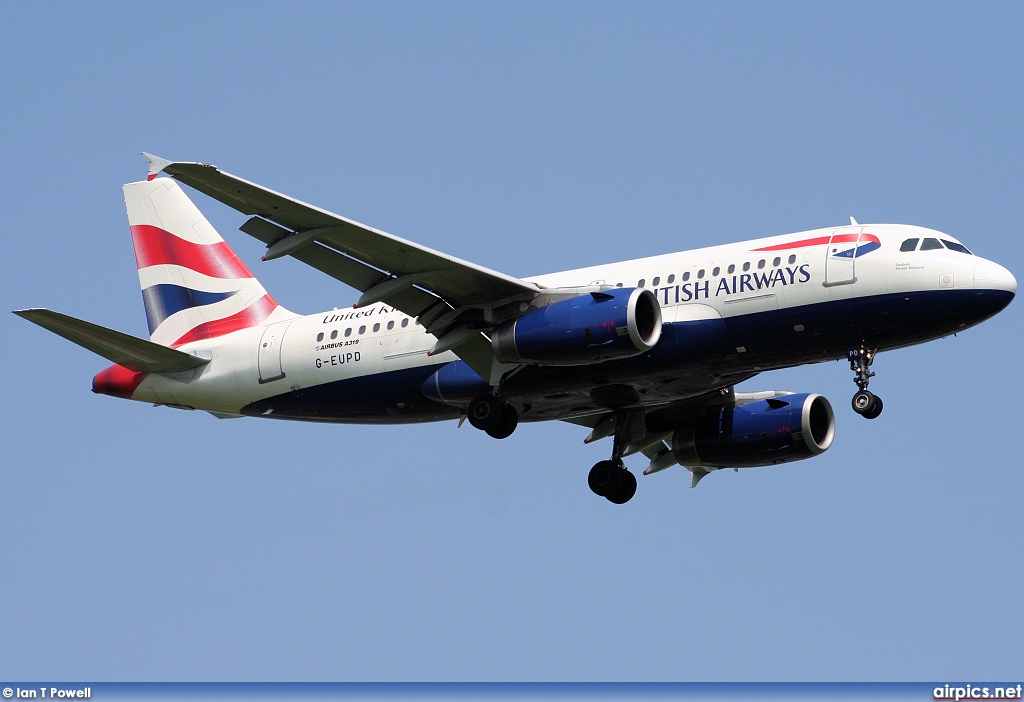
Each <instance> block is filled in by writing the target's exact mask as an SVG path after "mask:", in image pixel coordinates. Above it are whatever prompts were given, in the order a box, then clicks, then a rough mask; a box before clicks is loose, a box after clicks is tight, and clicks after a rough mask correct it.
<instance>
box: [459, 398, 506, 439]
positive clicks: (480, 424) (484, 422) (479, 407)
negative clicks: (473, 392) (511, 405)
mask: <svg viewBox="0 0 1024 702" xmlns="http://www.w3.org/2000/svg"><path fill="white" fill-rule="evenodd" d="M467 414H468V415H469V423H470V424H472V425H473V426H474V427H476V428H477V429H480V430H481V431H487V430H488V429H494V428H495V427H497V426H498V425H499V424H501V422H502V420H503V419H504V418H505V403H504V402H502V401H501V400H500V399H499V398H497V397H495V396H494V395H491V394H487V395H479V396H477V397H475V398H474V399H473V401H472V402H470V403H469V410H468V412H467Z"/></svg>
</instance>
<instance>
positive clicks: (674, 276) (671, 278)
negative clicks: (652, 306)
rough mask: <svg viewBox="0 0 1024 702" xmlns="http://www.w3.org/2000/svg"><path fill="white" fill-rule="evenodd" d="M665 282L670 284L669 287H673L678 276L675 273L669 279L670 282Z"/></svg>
mask: <svg viewBox="0 0 1024 702" xmlns="http://www.w3.org/2000/svg"><path fill="white" fill-rule="evenodd" d="M665 282H666V283H668V284H669V285H672V283H674V282H676V274H675V273H673V274H672V275H670V276H669V277H668V280H667V281H665Z"/></svg>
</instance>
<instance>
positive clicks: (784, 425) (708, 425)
mask: <svg viewBox="0 0 1024 702" xmlns="http://www.w3.org/2000/svg"><path fill="white" fill-rule="evenodd" d="M835 431H836V418H835V414H834V413H833V412H832V405H831V404H829V401H828V400H827V399H826V398H825V397H824V396H822V395H818V394H814V393H804V394H800V395H782V396H778V397H775V398H772V399H769V400H757V401H755V402H749V403H746V404H743V405H739V406H737V405H724V406H722V407H719V408H717V409H716V410H712V411H711V413H709V415H708V416H706V417H703V418H701V419H699V420H698V421H697V422H696V423H694V424H689V425H685V426H683V427H680V428H679V429H678V430H676V432H675V434H673V435H672V451H673V452H674V453H675V457H676V459H677V460H678V461H679V463H680V464H681V465H684V466H687V467H693V466H706V467H709V468H752V467H754V466H770V465H774V464H776V463H787V462H789V461H800V460H803V459H805V458H810V457H812V456H817V455H818V454H821V453H824V452H825V451H827V450H828V447H829V446H831V445H832V439H833V438H834V437H835Z"/></svg>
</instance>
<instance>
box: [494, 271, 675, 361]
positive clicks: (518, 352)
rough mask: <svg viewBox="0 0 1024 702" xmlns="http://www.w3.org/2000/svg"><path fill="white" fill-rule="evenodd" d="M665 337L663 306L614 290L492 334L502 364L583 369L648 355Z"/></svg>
mask: <svg viewBox="0 0 1024 702" xmlns="http://www.w3.org/2000/svg"><path fill="white" fill-rule="evenodd" d="M660 338H661V306H660V305H659V304H658V298H656V297H655V296H654V293H652V292H651V291H650V290H645V289H643V288H615V289H613V290H608V291H602V292H592V293H587V294H586V295H580V296H578V297H573V298H570V299H568V300H562V301H560V302H555V303H554V304H551V305H548V306H547V307H541V308H540V309H536V310H533V311H531V312H527V313H526V314H524V315H523V316H521V317H518V318H516V319H513V320H511V321H508V322H505V323H504V324H502V325H500V326H499V327H497V328H496V329H495V330H494V334H493V335H492V336H491V345H492V346H493V348H494V355H495V356H496V357H497V359H498V360H499V361H501V362H502V363H540V364H543V365H552V366H580V365H586V364H589V363H599V362H601V361H609V360H612V359H616V358H629V357H630V356H636V355H638V354H641V353H644V352H645V351H650V350H651V349H652V348H654V345H655V344H657V343H658V339H660Z"/></svg>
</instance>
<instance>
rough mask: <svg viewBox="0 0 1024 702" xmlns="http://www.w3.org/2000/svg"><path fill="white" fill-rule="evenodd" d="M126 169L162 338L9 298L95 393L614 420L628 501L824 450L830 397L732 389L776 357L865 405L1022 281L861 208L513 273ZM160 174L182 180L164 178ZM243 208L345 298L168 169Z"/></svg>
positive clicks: (159, 400)
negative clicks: (836, 364) (881, 386)
mask: <svg viewBox="0 0 1024 702" xmlns="http://www.w3.org/2000/svg"><path fill="white" fill-rule="evenodd" d="M143 155H144V156H145V157H146V158H147V160H148V161H149V163H150V171H149V177H148V179H147V180H145V181H140V182H137V183H129V184H127V185H125V186H124V199H125V206H126V208H127V211H128V222H129V224H130V227H131V235H132V242H133V244H134V246H135V259H136V262H137V264H138V269H139V282H140V284H141V286H142V298H143V302H144V303H145V309H146V319H147V320H148V322H149V330H150V340H149V341H146V340H144V339H139V338H137V337H134V336H130V335H127V334H123V333H121V332H118V331H114V330H112V329H107V328H105V327H101V326H97V325H95V324H91V323H89V322H85V321H82V320H79V319H75V318H73V317H69V316H67V315H63V314H60V313H57V312H53V311H50V310H45V309H27V310H20V311H17V312H15V314H18V315H20V316H21V317H24V318H25V319H28V320H29V321H31V322H34V323H36V324H38V325H40V326H42V327H44V328H46V329H48V330H50V331H52V332H55V333H56V334H59V335H61V336H63V337H65V338H67V339H69V340H71V341H73V342H75V343H76V344H79V345H80V346H83V347H85V348H87V349H89V350H90V351H93V352H95V353H97V354H99V355H100V356H103V357H105V358H107V359H108V360H110V361H112V362H113V363H114V364H115V365H113V366H111V367H109V368H107V369H106V370H104V371H101V372H100V373H99V374H97V375H96V377H95V378H94V379H93V391H94V392H97V393H102V394H105V395H112V396H114V397H121V398H126V399H132V400H138V401H141V402H149V403H153V404H155V405H165V406H169V407H176V408H182V409H190V410H192V409H200V410H206V411H208V412H210V413H212V414H213V415H215V416H217V417H221V418H224V417H263V418H267V419H293V420H303V421H315V422H338V423H378V424H400V423H406V422H435V421H443V420H458V421H459V423H460V425H461V423H462V421H463V420H465V419H468V420H469V422H470V424H472V425H473V426H474V427H476V428H477V429H480V430H482V431H484V432H486V433H487V434H489V435H490V436H492V437H494V438H496V439H504V438H506V437H508V436H510V435H511V434H512V433H513V432H514V431H515V429H516V426H517V424H518V423H519V422H521V421H523V422H539V421H545V420H552V419H557V420H562V421H566V422H572V423H574V424H577V425H581V426H583V427H586V428H588V429H590V433H589V435H588V436H587V437H586V441H587V442H590V441H597V440H599V439H603V438H608V437H610V438H611V455H610V457H609V459H608V460H605V461H601V462H599V463H598V464H597V465H595V466H594V467H593V468H592V469H591V470H590V474H589V480H588V482H589V486H590V489H591V490H592V491H593V492H594V493H596V494H597V495H599V496H601V497H604V498H606V499H608V500H609V501H611V502H613V503H616V504H622V503H624V502H627V501H628V500H629V499H630V498H632V497H633V495H634V493H635V492H636V487H637V482H636V478H635V477H634V475H633V474H632V473H631V472H630V471H629V470H627V469H626V467H625V464H624V463H623V458H624V457H626V456H629V455H631V454H635V453H641V454H643V455H644V456H646V457H647V459H648V460H649V461H650V463H649V465H648V466H647V468H646V469H645V470H644V471H643V472H644V475H648V474H651V473H655V472H657V471H660V470H664V469H666V468H669V467H670V466H674V465H676V464H679V465H682V466H684V467H685V468H687V469H688V470H689V471H690V472H691V474H692V475H691V486H696V485H697V483H698V481H700V480H701V478H703V477H704V476H705V475H707V474H708V473H710V472H712V471H716V470H720V469H722V468H736V469H738V468H747V467H754V466H767V465H774V464H777V463H785V462H788V461H795V460H801V459H804V458H810V457H812V456H816V455H818V454H821V453H823V452H824V451H826V450H828V448H829V446H830V445H831V444H832V440H833V437H834V435H835V416H834V414H833V410H832V406H831V405H830V403H829V401H828V400H827V399H826V398H824V397H823V396H821V395H818V394H814V393H801V394H793V393H789V392H782V391H766V392H746V393H744V392H736V391H735V390H734V387H735V385H736V384H737V383H740V382H742V381H745V380H747V379H749V378H752V377H754V376H755V375H757V374H759V373H761V372H762V371H766V370H771V369H777V368H785V367H789V366H796V365H801V364H805V363H815V362H820V361H832V360H836V359H841V358H846V359H847V360H849V362H850V368H851V369H852V371H853V373H854V382H855V383H856V385H857V392H856V394H854V396H853V401H852V405H853V411H854V412H856V413H858V414H860V415H862V416H864V417H866V418H868V419H873V418H875V417H877V416H878V415H879V414H880V413H881V411H882V400H881V399H880V398H879V397H877V396H876V395H874V394H873V393H872V392H870V391H869V390H868V384H869V382H870V379H871V378H872V377H873V376H874V373H873V372H872V371H871V365H872V361H873V360H874V358H875V355H876V354H877V353H878V352H879V351H888V350H891V349H896V348H900V347H904V346H910V345H913V344H919V343H922V342H925V341H930V340H932V339H938V338H941V337H944V336H947V335H949V334H953V333H956V332H959V331H962V330H963V329H966V328H967V327H970V326H973V325H975V324H978V323H979V322H982V321H984V320H985V319H988V318H989V317H991V316H993V315H994V314H996V313H997V312H999V311H1000V310H1002V309H1003V308H1004V307H1006V306H1007V305H1008V304H1009V303H1010V301H1011V300H1012V299H1013V297H1014V295H1015V294H1016V291H1017V281H1016V280H1015V279H1014V277H1013V275H1012V274H1011V273H1010V272H1009V271H1008V270H1007V269H1005V268H1003V267H1002V266H1000V265H998V264H996V263H993V262H992V261H988V260H985V259H983V258H980V257H978V256H975V255H974V254H972V253H971V251H969V250H968V248H967V247H966V246H964V245H963V244H962V243H960V242H959V241H957V240H956V239H954V238H953V237H951V236H949V235H947V234H943V233H942V232H938V231H934V230H931V229H925V228H922V227H916V226H907V225H896V224H870V225H862V224H858V223H857V222H856V221H855V220H853V218H851V220H850V225H849V226H840V227H829V228H825V229H818V230H814V231H809V232H800V233H798V234H789V235H785V236H774V237H770V238H766V239H756V240H753V241H746V242H742V243H738V244H729V245H725V246H713V247H709V248H704V249H697V250H693V251H683V252H680V253H673V254H666V255H663V256H654V257H651V258H643V259H637V260H633V261H625V262H621V263H611V264H607V265H602V266H594V267H591V268H581V269H577V270H571V271H565V272H562V273H552V274H549V275H541V276H537V277H534V278H515V277H512V276H509V275H506V274H504V273H500V272H498V271H493V270H489V269H487V268H483V267H481V266H477V265H474V264H472V263H468V262H466V261H462V260H459V259H457V258H455V257H453V256H449V255H447V254H444V253H441V252H438V251H434V250H431V249H429V248H426V247H424V246H420V245H418V244H414V243H412V242H410V241H406V240H404V239H400V238H398V237H396V236H392V235H390V234H387V233H385V232H382V231H379V230H377V229H373V228H372V227H368V226H366V225H363V224H359V223H358V222H354V221H352V220H350V219H346V218H345V217H341V216H338V215H336V214H332V213H330V212H327V211H325V210H322V209H319V208H317V207H313V206H312V205H307V204H305V203H303V202H300V201H298V200H294V199H292V198H290V197H287V196H285V195H281V194H280V193H277V192H274V191H272V190H269V189H267V188H264V187H262V186H259V185H256V184H254V183H251V182H249V181H246V180H243V179H241V178H238V177H236V176H233V175H230V174H228V173H225V172H223V171H221V170H219V169H217V168H215V167H214V166H210V165H206V164H202V163H185V162H173V161H167V160H165V159H161V158H158V157H156V156H152V155H150V154H143ZM161 173H165V174H167V175H168V176H171V178H166V177H158V176H159V174H161ZM178 182H181V183H184V184H186V185H188V186H190V187H192V188H195V189H196V190H198V191H200V192H202V193H205V194H206V195H209V196H210V197H213V198H214V199H216V200H219V201H221V202H223V203H225V204H227V205H229V206H230V207H232V208H234V209H236V210H238V211H239V212H241V213H243V214H246V215H251V217H250V219H248V220H247V221H246V222H245V223H244V224H243V225H242V227H241V230H242V231H243V232H245V233H246V234H249V235H251V236H254V237H256V238H257V239H259V240H260V241H262V242H264V243H265V244H266V245H267V252H266V254H265V255H264V257H263V260H264V261H270V260H273V259H276V258H281V257H283V256H291V257H292V258H296V259H298V260H299V261H302V262H303V263H305V264H307V265H309V266H312V267H313V268H316V269H318V270H320V271H322V272H323V273H326V274H327V275H330V276H332V277H334V278H336V279H338V280H340V281H341V282H343V283H345V284H347V285H349V286H351V287H353V288H355V289H356V290H358V291H359V292H360V293H361V295H360V296H359V298H358V299H357V300H356V301H355V303H354V304H353V305H352V307H349V308H346V309H334V310H331V311H328V312H323V313H320V314H314V315H310V316H303V315H299V314H296V313H294V312H290V311H288V310H286V309H285V308H284V307H282V306H281V305H280V304H278V303H277V302H276V301H275V300H274V298H273V297H271V296H270V294H269V293H268V292H267V291H266V290H265V289H264V288H263V286H262V285H260V283H259V281H258V280H256V278H255V277H254V276H253V275H252V273H250V272H249V269H248V268H247V267H246V265H245V264H244V263H242V261H241V260H239V258H238V257H237V256H236V255H235V253H234V252H233V251H232V250H231V248H230V247H229V246H228V245H227V243H225V241H224V240H223V239H222V238H221V237H220V235H219V234H218V233H217V232H216V230H215V229H214V228H213V226H212V225H211V224H210V223H209V222H208V221H207V220H206V218H205V217H204V216H203V215H202V214H201V213H200V212H199V210H198V209H197V208H196V206H195V205H194V204H193V203H192V201H191V200H190V199H189V198H188V196H187V195H186V194H185V192H184V191H183V190H182V189H181V187H180V186H179V185H178Z"/></svg>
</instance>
